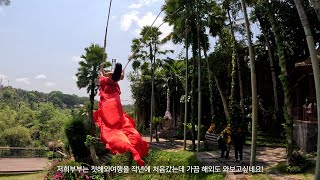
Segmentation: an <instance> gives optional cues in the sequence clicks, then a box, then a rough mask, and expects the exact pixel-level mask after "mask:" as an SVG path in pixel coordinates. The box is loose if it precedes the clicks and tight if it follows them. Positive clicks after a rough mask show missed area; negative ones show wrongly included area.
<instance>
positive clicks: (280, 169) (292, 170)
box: [268, 161, 315, 174]
mask: <svg viewBox="0 0 320 180" xmlns="http://www.w3.org/2000/svg"><path fill="white" fill-rule="evenodd" d="M314 167H315V164H314V163H313V162H311V161H305V162H304V163H303V164H300V165H297V166H294V165H289V166H288V165H286V163H285V162H280V163H278V164H277V165H276V166H275V167H272V168H270V169H269V170H268V173H270V174H273V173H280V174H300V173H304V172H306V171H308V170H310V169H312V168H314Z"/></svg>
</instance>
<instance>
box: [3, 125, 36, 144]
mask: <svg viewBox="0 0 320 180" xmlns="http://www.w3.org/2000/svg"><path fill="white" fill-rule="evenodd" d="M0 143H2V144H0V145H1V146H11V147H26V146H29V145H30V144H31V136H30V131H29V129H27V128H25V127H21V126H16V127H13V128H8V129H5V130H4V131H3V132H1V133H0Z"/></svg>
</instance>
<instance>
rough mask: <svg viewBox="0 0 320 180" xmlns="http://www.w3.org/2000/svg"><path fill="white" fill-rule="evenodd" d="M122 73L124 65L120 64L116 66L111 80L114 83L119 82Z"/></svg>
mask: <svg viewBox="0 0 320 180" xmlns="http://www.w3.org/2000/svg"><path fill="white" fill-rule="evenodd" d="M121 73H122V65H121V64H120V63H117V64H116V67H115V68H114V71H113V74H112V77H111V79H112V80H113V81H119V80H120V77H121Z"/></svg>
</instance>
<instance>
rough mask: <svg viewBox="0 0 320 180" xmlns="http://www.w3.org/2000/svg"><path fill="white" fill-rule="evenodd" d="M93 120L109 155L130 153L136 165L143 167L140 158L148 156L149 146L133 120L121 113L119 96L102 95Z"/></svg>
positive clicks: (114, 94) (115, 94)
mask: <svg viewBox="0 0 320 180" xmlns="http://www.w3.org/2000/svg"><path fill="white" fill-rule="evenodd" d="M94 120H95V123H96V124H97V125H98V126H99V128H100V140H101V142H103V143H104V144H106V148H107V149H110V151H111V153H113V154H121V153H125V152H127V151H130V152H131V153H132V156H133V159H134V160H135V161H136V162H137V164H138V165H139V166H143V165H144V161H143V160H142V159H141V158H142V157H143V156H145V155H147V154H148V150H149V144H148V143H147V142H146V141H143V140H142V138H141V136H140V134H139V132H138V131H137V130H136V128H135V122H134V120H133V119H132V118H131V117H130V116H129V115H127V114H126V113H125V112H123V110H122V105H121V102H120V96H119V94H117V93H113V94H111V95H107V96H106V95H104V98H103V100H101V99H100V102H99V109H98V110H97V111H95V112H94Z"/></svg>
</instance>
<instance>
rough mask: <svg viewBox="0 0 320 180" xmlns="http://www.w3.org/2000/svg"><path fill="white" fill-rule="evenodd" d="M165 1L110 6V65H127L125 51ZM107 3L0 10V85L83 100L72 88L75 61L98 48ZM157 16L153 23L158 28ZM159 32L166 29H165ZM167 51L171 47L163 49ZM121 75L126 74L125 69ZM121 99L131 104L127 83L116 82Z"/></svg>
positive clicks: (26, 4)
mask: <svg viewBox="0 0 320 180" xmlns="http://www.w3.org/2000/svg"><path fill="white" fill-rule="evenodd" d="M163 3H164V0H134V1H133V0H131V1H129V0H121V1H120V0H114V1H113V3H112V10H111V19H110V22H109V30H108V40H107V49H106V52H107V54H108V58H109V59H113V58H115V59H117V62H121V63H122V64H123V65H124V64H126V62H127V58H128V56H129V55H130V45H131V41H132V39H133V38H134V37H137V36H138V33H139V30H140V29H141V28H142V27H143V26H144V25H151V23H152V22H153V20H154V19H155V17H156V16H157V14H158V13H159V12H160V10H161V6H162V4H163ZM108 6H109V0H94V1H92V0H91V1H89V0H68V1H65V0H55V1H40V0H28V1H24V0H12V2H11V5H10V6H6V7H0V27H1V28H0V64H1V66H0V79H2V83H3V84H4V85H7V84H8V82H9V84H10V85H11V86H13V87H16V88H22V89H26V90H38V91H41V92H50V91H53V90H59V91H62V92H64V93H68V94H77V95H79V96H87V95H86V91H85V90H79V89H78V88H77V86H76V83H75V82H76V80H75V76H74V75H75V73H76V72H77V68H78V63H77V62H78V61H79V57H80V56H81V55H82V54H83V53H84V48H85V47H88V46H89V45H90V44H91V43H98V44H100V45H103V38H104V31H105V25H106V22H107V12H108ZM163 15H164V14H162V15H161V16H160V18H159V20H157V22H156V23H155V24H156V25H159V24H161V23H162V17H163ZM161 31H162V32H163V33H164V35H165V34H168V33H169V32H170V31H171V28H170V27H169V26H168V25H167V24H164V25H162V26H161ZM166 46H172V44H171V45H170V44H169V45H166ZM128 67H129V68H127V70H126V71H130V70H132V69H131V64H129V66H128ZM120 86H121V89H122V95H121V99H122V100H123V103H124V104H128V103H132V98H131V91H130V82H129V81H128V80H124V81H122V82H120Z"/></svg>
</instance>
